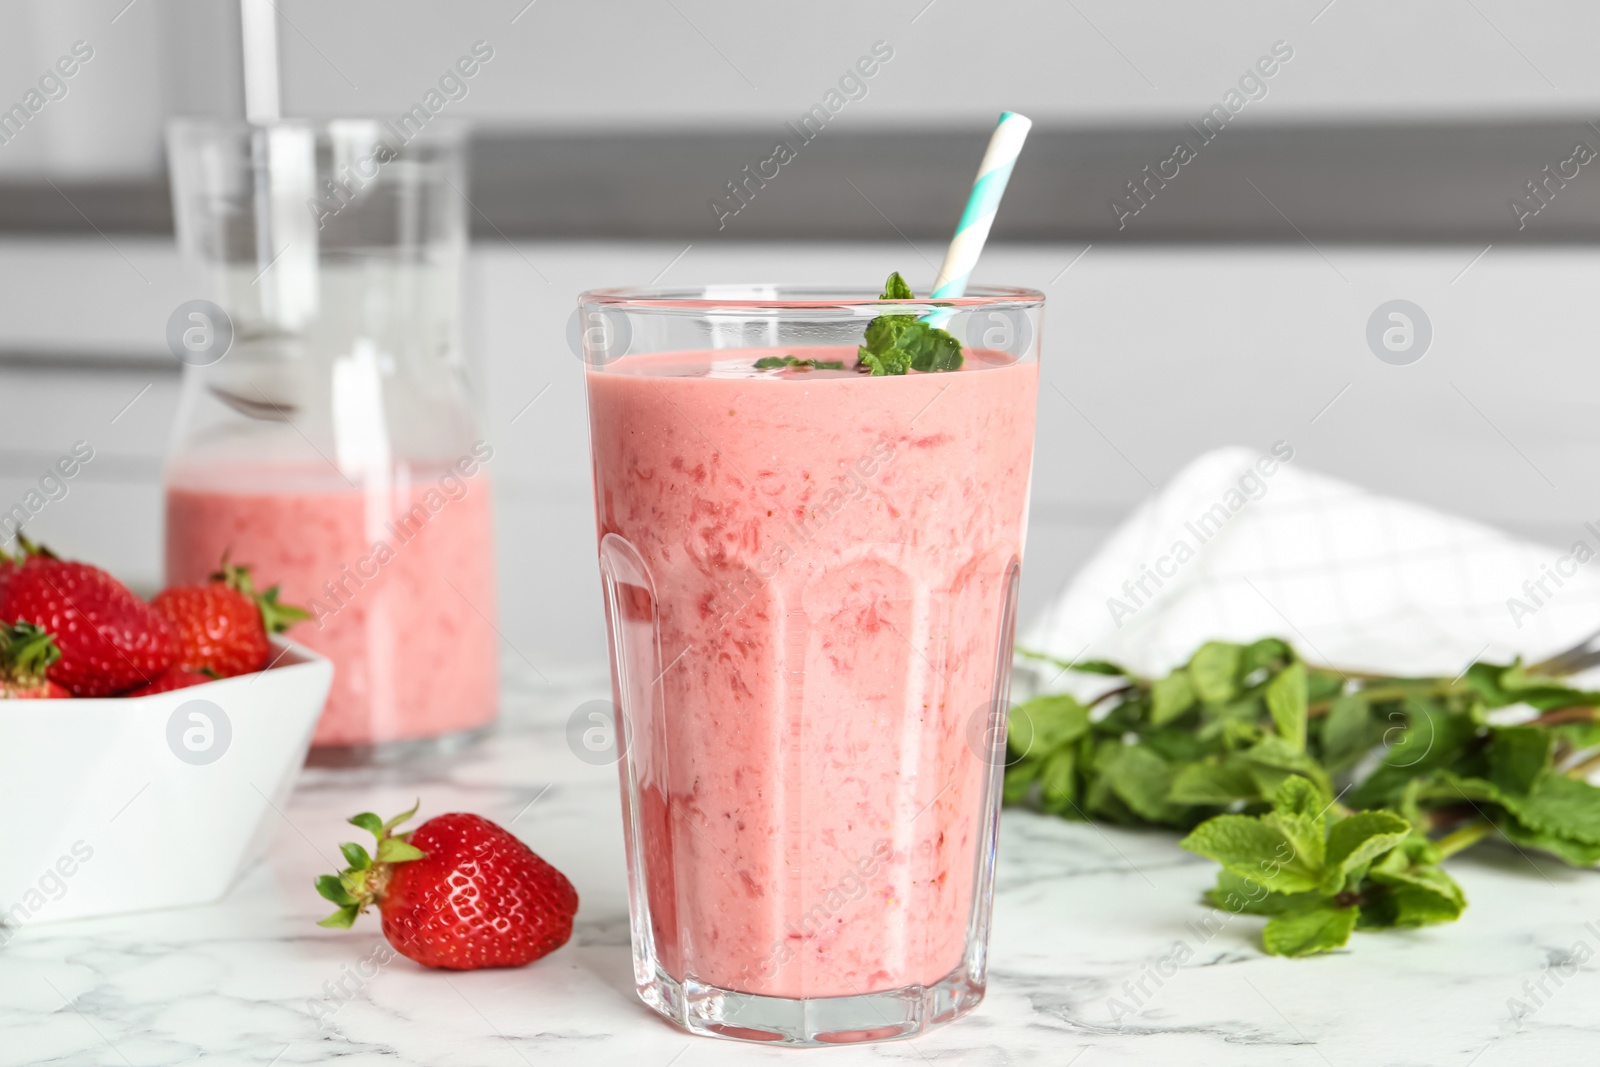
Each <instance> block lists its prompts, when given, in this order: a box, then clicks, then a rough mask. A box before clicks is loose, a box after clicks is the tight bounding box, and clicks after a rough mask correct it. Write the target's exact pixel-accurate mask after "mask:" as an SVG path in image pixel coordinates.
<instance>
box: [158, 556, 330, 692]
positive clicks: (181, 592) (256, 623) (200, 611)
mask: <svg viewBox="0 0 1600 1067" xmlns="http://www.w3.org/2000/svg"><path fill="white" fill-rule="evenodd" d="M152 604H153V605H154V607H155V609H156V611H157V612H159V613H160V615H161V616H162V618H164V619H166V620H167V621H168V622H169V623H171V624H172V629H173V632H174V634H175V635H176V637H177V642H178V666H179V667H181V668H182V669H183V670H185V671H189V672H202V671H210V672H212V673H213V674H215V676H216V677H218V678H231V677H233V676H234V675H236V674H249V673H250V672H252V671H259V670H261V669H262V668H263V667H265V666H266V665H267V659H268V657H269V656H271V654H272V646H271V644H270V643H269V641H268V638H269V637H270V636H271V635H272V634H280V633H283V632H284V631H285V630H287V629H288V628H289V627H290V626H292V625H294V624H295V623H297V622H300V621H301V620H303V619H309V618H311V613H310V612H307V611H305V610H303V609H301V608H297V607H292V606H290V605H288V604H280V603H278V587H277V586H273V587H272V588H271V589H268V590H266V591H264V592H260V593H258V592H256V590H255V583H254V582H252V581H251V579H250V568H249V567H248V566H244V565H241V564H230V563H229V562H228V560H227V558H226V557H224V558H223V560H222V569H221V570H220V571H217V572H216V573H215V574H213V575H212V576H211V578H210V580H209V581H207V582H206V584H205V585H186V586H176V587H174V588H172V589H164V590H162V591H161V592H160V593H157V594H156V598H155V600H154V601H152Z"/></svg>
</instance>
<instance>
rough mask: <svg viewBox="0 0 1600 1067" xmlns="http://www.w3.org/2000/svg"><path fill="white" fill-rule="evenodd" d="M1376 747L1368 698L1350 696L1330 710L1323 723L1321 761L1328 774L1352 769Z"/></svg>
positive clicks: (1337, 700)
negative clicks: (1330, 771)
mask: <svg viewBox="0 0 1600 1067" xmlns="http://www.w3.org/2000/svg"><path fill="white" fill-rule="evenodd" d="M1377 743H1378V739H1377V738H1376V737H1374V736H1372V729H1371V716H1370V715H1369V714H1368V711H1367V701H1366V698H1365V697H1362V696H1361V695H1359V694H1356V693H1351V694H1350V695H1348V696H1342V697H1339V698H1338V699H1336V700H1335V701H1334V702H1333V704H1332V706H1331V707H1329V708H1328V717H1327V718H1326V719H1324V720H1323V722H1322V759H1323V762H1325V763H1326V764H1327V765H1328V769H1329V770H1334V771H1339V770H1344V769H1346V768H1348V767H1350V766H1351V765H1352V764H1354V763H1355V762H1356V761H1357V760H1358V759H1360V758H1361V757H1362V756H1364V755H1366V753H1367V750H1368V749H1370V748H1372V746H1373V745H1375V744H1377Z"/></svg>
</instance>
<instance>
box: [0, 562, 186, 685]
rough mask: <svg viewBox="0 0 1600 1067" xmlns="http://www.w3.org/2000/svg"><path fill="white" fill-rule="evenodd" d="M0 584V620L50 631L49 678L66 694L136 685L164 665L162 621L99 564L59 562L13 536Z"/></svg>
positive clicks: (169, 646)
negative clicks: (15, 550) (54, 651)
mask: <svg viewBox="0 0 1600 1067" xmlns="http://www.w3.org/2000/svg"><path fill="white" fill-rule="evenodd" d="M17 540H18V543H19V544H20V545H21V548H22V552H21V556H20V558H11V557H8V562H10V563H11V568H10V570H9V577H7V578H5V579H4V581H3V582H0V619H8V620H13V621H17V622H31V623H34V624H35V625H37V626H40V627H42V628H44V629H46V630H48V631H50V632H51V633H52V634H54V635H55V641H56V647H58V648H59V649H60V650H61V659H60V660H59V661H58V662H56V663H55V664H54V665H53V666H52V667H51V668H50V678H51V680H52V681H54V682H58V683H60V684H61V685H63V686H65V687H66V688H67V689H68V690H69V691H71V693H72V695H73V696H79V697H103V696H111V695H113V694H116V693H120V692H122V691H123V690H125V689H131V688H133V687H134V686H136V685H143V684H147V683H149V682H151V681H153V680H154V679H155V678H157V677H159V676H160V675H161V673H162V672H164V671H165V670H166V669H167V668H168V667H170V666H171V665H172V661H173V659H174V657H175V656H176V655H177V646H176V645H175V644H174V643H173V640H172V631H171V629H170V628H169V627H168V625H167V621H166V620H165V619H163V618H162V617H161V616H160V615H158V614H156V612H155V610H154V609H153V608H151V606H150V605H149V604H146V603H145V602H144V601H143V600H140V599H139V598H138V597H136V596H134V595H133V593H131V592H129V591H128V588H127V586H125V585H123V584H122V583H121V582H119V581H117V580H116V579H115V578H113V577H111V575H109V574H107V573H106V572H105V571H103V570H101V569H100V568H99V567H91V566H90V565H89V564H87V563H77V562H74V561H72V560H64V559H61V558H59V557H57V556H56V555H55V553H53V552H51V551H50V550H49V549H48V548H44V547H42V546H40V545H35V544H34V543H33V542H31V541H29V540H27V539H26V538H23V537H19V538H18V539H17Z"/></svg>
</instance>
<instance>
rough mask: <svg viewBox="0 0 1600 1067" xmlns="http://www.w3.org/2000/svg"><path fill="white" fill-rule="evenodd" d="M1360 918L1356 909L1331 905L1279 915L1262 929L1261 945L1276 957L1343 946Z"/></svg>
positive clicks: (1303, 954) (1301, 954)
mask: <svg viewBox="0 0 1600 1067" xmlns="http://www.w3.org/2000/svg"><path fill="white" fill-rule="evenodd" d="M1359 917H1360V913H1359V912H1358V911H1357V910H1356V909H1355V908H1338V907H1331V906H1329V905H1327V904H1315V905H1310V906H1307V907H1304V908H1303V909H1300V910H1296V911H1289V912H1285V913H1284V914H1282V915H1275V916H1273V917H1272V918H1270V919H1268V920H1267V925H1266V928H1265V929H1263V930H1262V931H1261V947H1262V948H1264V949H1266V950H1267V952H1269V953H1271V954H1272V955H1274V956H1310V955H1313V954H1315V953H1318V952H1328V951H1330V950H1332V949H1336V948H1343V947H1344V945H1345V944H1346V943H1347V942H1349V940H1350V933H1351V931H1353V930H1354V929H1355V928H1356V920H1357V919H1358V918H1359Z"/></svg>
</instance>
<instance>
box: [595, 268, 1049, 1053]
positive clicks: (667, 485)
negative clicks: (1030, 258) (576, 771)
mask: <svg viewBox="0 0 1600 1067" xmlns="http://www.w3.org/2000/svg"><path fill="white" fill-rule="evenodd" d="M1042 309H1043V296H1042V295H1041V294H1040V293H1037V292H1034V291H1032V290H1022V289H989V290H979V291H977V292H975V293H974V294H973V295H971V296H968V297H965V298H962V299H958V300H954V301H941V302H940V304H939V305H938V306H937V307H936V306H935V305H934V304H932V303H927V302H918V301H897V302H893V303H887V302H883V301H880V300H879V299H877V298H876V297H875V296H874V295H872V294H871V293H869V292H864V291H861V292H849V291H842V292H820V291H815V292H814V291H803V290H787V289H783V288H780V287H748V288H728V287H719V288H717V289H714V290H656V291H622V290H609V291H599V292H591V293H587V294H585V295H584V296H583V297H582V298H581V312H580V314H581V323H582V326H583V328H584V332H583V338H584V352H585V359H586V361H587V362H588V364H589V366H588V367H587V370H586V374H587V381H588V396H589V416H590V433H591V439H592V444H593V455H594V482H595V502H596V511H597V520H598V535H599V555H600V571H601V575H602V584H603V587H604V595H605V605H606V616H607V621H608V625H609V631H610V638H611V662H612V673H613V685H614V690H615V697H616V701H617V704H618V706H619V709H620V711H621V715H620V731H619V735H620V737H621V741H622V746H623V750H624V753H625V754H624V758H623V761H622V794H623V808H624V821H625V828H626V835H627V849H628V868H629V877H630V904H631V913H632V926H633V946H634V963H635V978H636V982H637V986H638V990H639V994H640V996H641V997H642V998H643V999H644V1000H645V1002H646V1003H647V1004H649V1005H650V1006H651V1007H652V1008H654V1009H655V1010H656V1011H658V1012H660V1013H661V1014H662V1015H664V1016H666V1017H667V1018H668V1019H670V1020H672V1021H673V1022H675V1023H677V1024H678V1025H679V1026H682V1027H684V1028H686V1029H688V1030H690V1031H692V1032H695V1033H700V1034H707V1035H714V1036H720V1037H731V1038H741V1039H746V1040H753V1041H766V1042H777V1043H786V1044H794V1045H820V1044H834V1043H841V1042H855V1041H872V1040H881V1039H885V1038H893V1037H902V1036H906V1035H910V1034H914V1033H918V1032H920V1031H922V1030H924V1029H926V1028H928V1027H930V1026H934V1025H937V1024H939V1023H942V1022H945V1021H948V1020H950V1019H953V1018H956V1017H957V1016H959V1015H961V1014H963V1013H965V1012H967V1011H969V1010H970V1009H971V1008H972V1007H973V1006H974V1005H975V1004H977V1002H978V1001H979V1000H980V999H981V998H982V996H983V991H984V985H985V972H986V953H987V943H988V933H989V916H990V907H991V901H992V893H993V873H994V849H995V832H996V825H997V818H998V808H999V787H1000V779H1001V773H1000V772H1001V770H1002V762H1003V745H1004V731H1003V729H996V728H995V725H996V722H997V718H999V717H1001V716H1003V709H1004V708H1005V706H1006V699H1007V690H1008V686H1009V682H1010V667H1011V642H1012V628H1013V621H1014V614H1015V611H1016V597H1017V581H1018V574H1019V569H1020V566H1021V560H1022V548H1023V532H1024V528H1025V526H1026V521H1027V520H1026V517H1027V507H1028V489H1029V478H1030V472H1031V467H1032V456H1033V429H1034V406H1035V399H1036V395H1037V391H1038V378H1039V366H1038V339H1039V327H1040V317H1041V313H1042ZM883 314H894V315H918V316H920V315H933V316H937V319H938V321H940V322H942V323H943V324H944V326H945V328H946V329H948V330H950V331H951V332H952V333H953V334H955V335H956V336H957V337H958V338H960V339H962V340H963V341H964V342H965V344H966V346H967V347H966V349H965V362H964V364H963V365H962V366H961V367H960V368H959V369H958V370H954V371H946V372H938V373H917V372H913V373H910V374H907V375H903V376H887V377H872V376H869V375H865V374H862V373H858V372H857V371H856V370H855V366H856V362H857V360H856V349H855V346H856V344H858V343H859V342H860V340H861V337H862V331H863V329H864V327H865V326H866V325H867V323H868V322H869V321H871V319H873V318H874V317H876V316H878V315H883Z"/></svg>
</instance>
